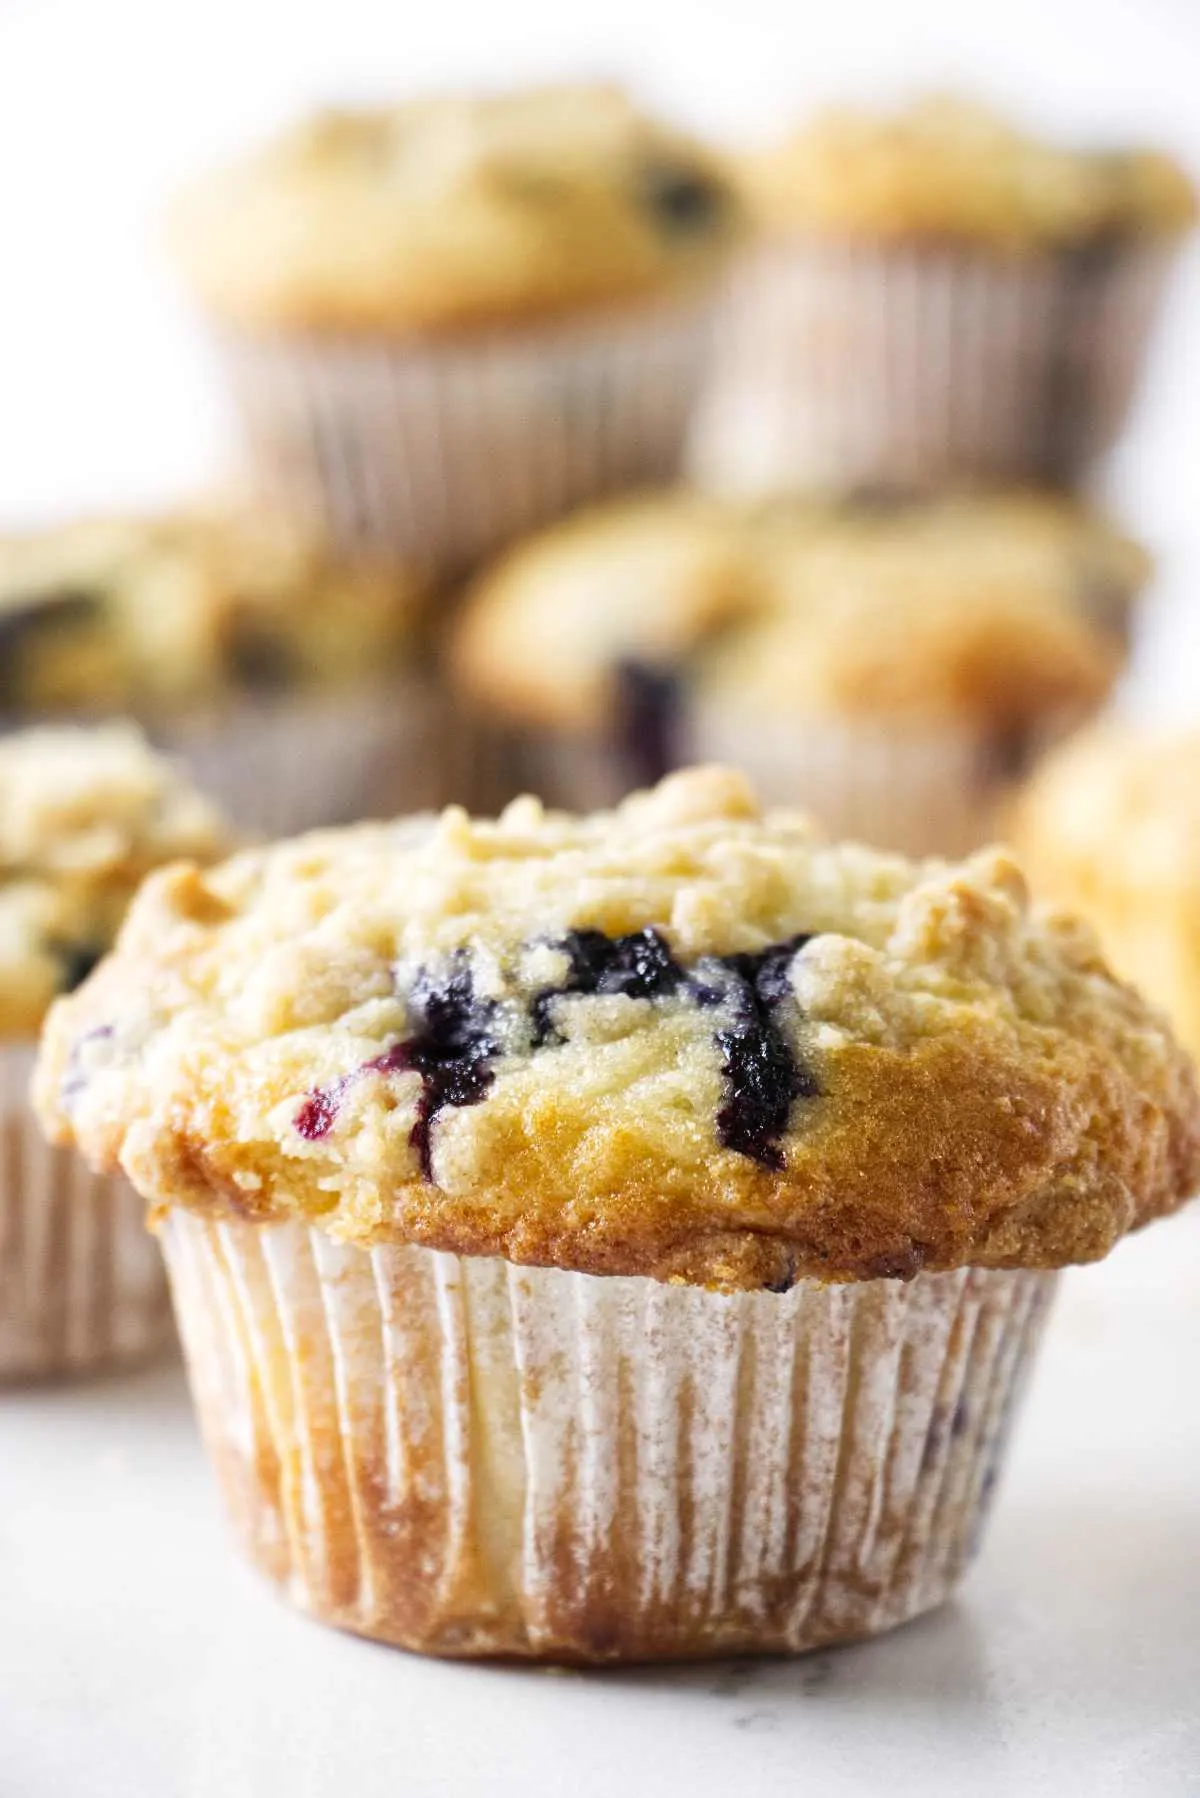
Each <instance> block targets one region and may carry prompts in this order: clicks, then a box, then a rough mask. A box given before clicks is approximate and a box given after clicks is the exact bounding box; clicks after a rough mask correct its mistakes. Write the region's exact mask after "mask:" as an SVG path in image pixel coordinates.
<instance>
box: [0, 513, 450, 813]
mask: <svg viewBox="0 0 1200 1798" xmlns="http://www.w3.org/2000/svg"><path fill="white" fill-rule="evenodd" d="M417 639H418V589H417V587H416V585H415V584H414V582H413V581H412V580H411V578H409V577H406V576H405V575H404V574H403V573H401V572H399V571H396V570H392V569H385V568H381V567H366V566H356V567H353V568H351V567H347V566H343V565H339V564H338V563H335V562H333V561H331V560H330V558H329V555H328V554H327V552H325V551H324V550H323V549H321V548H320V547H319V546H317V545H316V544H315V543H314V542H313V541H311V540H310V539H304V538H301V537H297V536H295V535H293V534H291V533H286V534H285V533H284V532H282V531H281V530H280V529H278V528H276V527H273V526H272V525H270V524H269V523H267V522H264V521H262V520H257V519H253V518H251V517H250V516H249V515H248V514H238V513H232V512H222V511H218V510H215V509H214V510H210V511H201V510H196V511H192V512H179V513H166V514H161V515H148V516H145V517H140V518H139V517H128V518H108V519H105V518H96V519H83V520H76V521H72V522H69V523H67V524H64V525H62V526H59V527H57V528H53V529H49V530H43V531H39V532H33V533H26V534H24V535H20V536H9V537H6V538H0V721H2V722H3V723H4V724H7V725H9V726H10V727H11V725H13V724H14V723H16V724H21V723H25V722H28V721H30V720H35V719H45V718H51V719H53V718H59V719H61V718H64V717H66V718H97V717H103V716H105V715H108V714H111V713H113V712H127V713H130V714H131V715H133V716H134V717H136V718H137V719H139V721H140V722H142V723H143V724H144V726H145V727H146V728H147V729H149V730H150V731H151V733H152V735H153V736H154V738H155V740H156V741H157V742H159V743H161V744H162V745H163V746H164V747H165V748H166V749H168V750H169V751H170V752H171V753H172V754H176V755H178V756H179V757H181V759H182V760H184V761H185V762H186V763H187V764H188V765H189V766H190V767H191V769H192V771H193V773H194V774H195V776H196V778H197V779H198V780H199V781H200V782H201V784H203V785H204V786H206V787H208V788H209V789H211V790H212V791H213V792H214V793H215V794H216V795H217V796H218V798H219V799H220V801H221V803H222V804H223V805H224V806H225V807H226V809H227V810H228V811H229V813H230V814H231V815H232V816H234V817H236V818H237V819H238V821H239V822H240V823H242V824H244V825H245V826H247V828H254V829H259V830H263V831H267V832H272V831H275V832H278V831H287V830H298V829H302V828H304V827H305V826H306V825H309V824H323V823H333V822H338V821H341V820H346V819H350V818H355V817H360V816H364V815H370V813H371V812H372V811H378V812H381V813H386V812H391V811H395V810H397V809H402V808H403V807H404V805H405V804H412V803H415V804H424V803H428V802H429V801H430V800H431V799H432V798H434V797H436V795H435V794H434V792H433V790H432V782H431V775H432V770H433V768H434V766H435V764H436V759H437V758H436V754H435V747H434V741H433V733H434V730H435V726H436V719H435V717H434V715H433V708H432V705H431V701H430V696H429V688H428V683H427V681H426V679H425V677H424V676H423V674H422V673H421V671H420V670H419V668H418V667H417V665H416V664H417V661H418V649H417Z"/></svg>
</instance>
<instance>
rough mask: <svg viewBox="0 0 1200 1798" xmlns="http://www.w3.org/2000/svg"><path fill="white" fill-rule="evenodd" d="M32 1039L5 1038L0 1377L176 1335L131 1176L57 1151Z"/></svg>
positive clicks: (130, 1352) (43, 1373)
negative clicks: (35, 1099) (33, 1106)
mask: <svg viewBox="0 0 1200 1798" xmlns="http://www.w3.org/2000/svg"><path fill="white" fill-rule="evenodd" d="M34 1055H35V1049H34V1047H33V1045H32V1044H26V1043H13V1042H9V1043H4V1044H0V1380H24V1379H41V1378H46V1377H49V1376H50V1375H56V1374H68V1373H86V1372H88V1371H90V1370H92V1369H96V1368H99V1367H102V1366H111V1365H115V1364H117V1363H119V1362H123V1361H134V1360H139V1359H142V1358H143V1357H145V1356H148V1355H150V1354H152V1353H154V1352H155V1351H157V1350H160V1349H162V1348H164V1347H165V1346H166V1345H167V1344H168V1343H170V1341H171V1340H172V1337H173V1334H174V1331H173V1328H172V1323H171V1304H170V1298H169V1295H168V1291H167V1280H166V1273H165V1271H164V1268H163V1262H162V1256H161V1254H160V1252H159V1249H158V1245H157V1243H156V1242H155V1241H154V1238H153V1237H152V1236H151V1235H150V1234H149V1232H148V1231H147V1229H146V1221H145V1220H146V1207H145V1205H144V1204H143V1202H142V1200H141V1199H139V1198H138V1196H137V1194H136V1193H135V1192H134V1190H133V1188H132V1187H131V1186H130V1185H129V1184H128V1182H127V1181H125V1180H123V1179H120V1178H113V1177H110V1176H107V1175H102V1174H93V1173H91V1172H90V1171H89V1170H88V1169H87V1167H85V1165H84V1163H83V1162H82V1160H80V1158H79V1157H78V1156H76V1155H73V1154H70V1153H68V1152H67V1151H66V1150H64V1149H56V1148H51V1146H50V1145H49V1144H48V1143H47V1142H46V1141H45V1140H44V1138H43V1137H42V1135H41V1132H40V1130H39V1129H38V1126H37V1123H36V1121H35V1119H34V1116H33V1113H32V1112H31V1110H30V1108H29V1101H28V1089H29V1081H30V1076H31V1074H32V1071H33V1062H34Z"/></svg>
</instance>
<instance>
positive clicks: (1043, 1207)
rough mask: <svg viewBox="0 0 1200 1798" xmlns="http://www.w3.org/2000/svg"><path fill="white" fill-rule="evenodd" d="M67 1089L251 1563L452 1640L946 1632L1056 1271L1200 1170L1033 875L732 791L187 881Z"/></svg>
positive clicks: (68, 1056)
mask: <svg viewBox="0 0 1200 1798" xmlns="http://www.w3.org/2000/svg"><path fill="white" fill-rule="evenodd" d="M38 1093H39V1103H40V1106H41V1110H42V1114H43V1116H44V1117H45V1119H46V1121H47V1124H48V1127H49V1128H50V1129H51V1130H52V1131H53V1133H54V1134H55V1136H56V1138H57V1139H58V1140H60V1141H63V1142H68V1141H70V1142H74V1143H76V1144H78V1145H79V1146H80V1147H81V1148H82V1149H83V1150H84V1152H85V1153H86V1154H87V1155H88V1156H89V1157H90V1158H91V1159H92V1160H93V1161H94V1162H95V1164H96V1165H98V1166H100V1167H103V1168H109V1169H111V1168H116V1167H122V1168H124V1169H125V1170H126V1171H127V1172H128V1173H129V1175H130V1176H131V1178H132V1179H133V1180H134V1182H135V1184H136V1185H137V1186H138V1188H139V1190H140V1191H141V1192H142V1193H143V1195H144V1196H145V1197H146V1198H147V1199H148V1200H149V1201H150V1203H151V1205H152V1206H153V1207H154V1209H155V1211H156V1213H157V1217H158V1220H159V1223H160V1226H161V1229H162V1237H163V1244H164V1248H165V1250H166V1254H167V1258H168V1262H169V1265H170V1270H171V1276H172V1283H173V1288H174V1293H175V1297H176V1303H177V1306H178V1310H179V1316H180V1323H181V1326H182V1332H183V1336H184V1341H185V1347H186V1352H187V1354H188V1357H189V1361H190V1366H191V1375H192V1386H193V1391H194V1392H195V1395H196V1399H197V1403H198V1406H199V1410H200V1415H201V1419H202V1423H203V1426H204V1430H205V1434H206V1437H207V1441H208V1444H209V1447H210V1450H211V1452H212V1454H213V1457H214V1460H215V1462H216V1465H217V1468H218V1472H219V1475H220V1478H221V1480H222V1483H223V1485H224V1487H225V1491H226V1496H227V1499H228V1502H229V1505H230V1508H231V1511H232V1514H233V1517H234V1521H235V1523H236V1526H237V1528H238V1531H239V1533H240V1535H241V1537H242V1540H243V1542H244V1545H245V1546H246V1548H247V1550H248V1552H249V1553H250V1555H251V1556H252V1558H253V1559H254V1560H255V1561H256V1562H257V1563H258V1564H259V1565H260V1566H261V1567H262V1568H263V1569H264V1571H266V1572H267V1573H268V1574H269V1575H270V1577H271V1578H273V1579H274V1580H276V1581H277V1582H278V1583H279V1585H280V1586H281V1588H282V1589H283V1590H284V1591H286V1592H287V1594H288V1595H289V1597H291V1598H292V1599H293V1600H294V1601H296V1602H298V1603H300V1604H301V1605H303V1606H304V1607H305V1608H307V1609H309V1610H311V1611H312V1612H314V1613H315V1614H316V1615H317V1616H318V1617H321V1618H322V1619H324V1620H325V1621H327V1622H331V1623H336V1624H338V1625H340V1626H342V1627H345V1628H349V1629H353V1630H357V1631H360V1632H362V1633H364V1634H366V1635H370V1636H375V1637H379V1638H381V1639H383V1640H385V1641H390V1642H395V1643H400V1644H402V1645H404V1646H406V1647H409V1648H416V1649H420V1650H423V1651H425V1652H431V1653H437V1654H450V1655H479V1654H516V1655H527V1656H533V1657H537V1658H542V1659H554V1660H577V1661H614V1660H623V1659H633V1660H646V1659H654V1658H660V1657H673V1658H678V1657H683V1656H702V1655H716V1654H725V1653H732V1652H738V1653H742V1652H755V1651H762V1652H779V1651H786V1652H797V1651H800V1650H803V1649H806V1648H811V1647H814V1646H816V1645H817V1644H819V1643H822V1642H829V1641H834V1640H839V1639H843V1638H847V1637H853V1636H862V1635H869V1634H873V1633H875V1632H877V1631H879V1630H882V1629H886V1628H889V1627H891V1626H892V1625H894V1624H896V1623H899V1622H902V1621H903V1620H904V1619H906V1618H908V1617H911V1616H914V1615H916V1614H917V1613H918V1612H920V1611H922V1610H925V1609H927V1608H929V1607H930V1606H931V1605H935V1604H937V1603H939V1602H941V1600H942V1599H943V1598H945V1597H946V1596H947V1594H948V1593H949V1592H950V1590H951V1589H952V1588H953V1586H954V1584H955V1582H956V1580H957V1578H958V1576H959V1574H960V1572H961V1570H962V1568H963V1566H964V1564H965V1562H966V1561H967V1559H968V1558H969V1556H970V1554H971V1552H972V1550H973V1548H974V1546H975V1544H976V1541H977V1538H978V1534H979V1530H980V1526H981V1523H982V1520H983V1516H984V1514H985V1512H986V1510H987V1506H988V1501H989V1498H990V1495H991V1492H992V1490H993V1487H994V1485H995V1481H996V1476H997V1472H998V1469H999V1464H1000V1461H1001V1457H1002V1455H1003V1450H1004V1445H1005V1440H1006V1437H1007V1433H1008V1427H1009V1424H1010V1422H1011V1419H1012V1414H1013V1408H1014V1402H1015V1400H1016V1399H1017V1398H1018V1396H1019V1394H1020V1391H1021V1388H1022V1385H1023V1382H1024V1375H1025V1372H1026V1369H1027V1366H1028V1363H1029V1358H1030V1352H1031V1350H1032V1349H1033V1347H1034V1345H1035V1343H1036V1341H1037V1338H1038V1335H1039V1332H1040V1327H1041V1323H1042V1320H1043V1317H1044V1314H1045V1310H1046V1306H1047V1304H1048V1302H1049V1298H1050V1294H1051V1291H1052V1288H1053V1285H1054V1271H1053V1270H1055V1269H1057V1268H1059V1267H1061V1266H1063V1265H1065V1264H1068V1263H1071V1262H1075V1261H1090V1260H1094V1259H1096V1258H1097V1257H1099V1256H1102V1255H1104V1254H1105V1253H1106V1252H1107V1251H1108V1249H1109V1248H1110V1247H1111V1246H1112V1244H1113V1243H1114V1242H1115V1241H1116V1240H1117V1239H1118V1238H1119V1237H1120V1236H1122V1235H1123V1234H1124V1233H1125V1231H1127V1230H1129V1229H1131V1228H1134V1227H1136V1226H1138V1225H1140V1224H1143V1223H1145V1222H1148V1221H1149V1220H1150V1219H1152V1218H1154V1217H1155V1216H1157V1215H1159V1214H1161V1213H1165V1212H1168V1211H1171V1210H1173V1209H1174V1208H1175V1207H1176V1206H1177V1205H1178V1204H1179V1203H1180V1202H1181V1201H1182V1199H1183V1198H1184V1197H1185V1195H1186V1194H1187V1193H1189V1192H1190V1191H1192V1190H1193V1189H1194V1186H1195V1183H1196V1180H1197V1178H1198V1177H1200V1095H1197V1092H1196V1090H1195V1087H1194V1084H1193V1077H1192V1072H1191V1069H1190V1065H1189V1063H1188V1060H1187V1057H1186V1056H1185V1055H1184V1054H1183V1052H1182V1051H1181V1050H1180V1049H1179V1048H1178V1047H1177V1046H1176V1045H1175V1044H1174V1043H1173V1042H1172V1041H1171V1039H1170V1037H1169V1034H1168V1032H1167V1029H1166V1026H1165V1025H1164V1024H1163V1023H1162V1022H1161V1021H1160V1020H1159V1019H1158V1018H1157V1017H1155V1016H1154V1015H1153V1014H1151V1013H1149V1012H1147V1010H1146V1008H1145V1006H1144V1005H1143V1003H1142V1001H1141V1000H1140V999H1139V998H1138V996H1137V995H1136V994H1135V993H1134V992H1133V991H1132V990H1131V989H1128V988H1126V987H1123V986H1121V985H1119V984H1118V983H1117V982H1115V981H1114V980H1113V979H1112V978H1111V976H1110V975H1109V974H1108V972H1107V970H1106V969H1105V967H1104V964H1103V962H1102V961H1101V959H1100V956H1099V953H1098V951H1097V948H1096V946H1095V943H1094V940H1093V939H1092V938H1091V936H1090V934H1089V933H1088V932H1087V931H1086V930H1085V929H1084V928H1082V927H1080V926H1077V925H1074V924H1072V923H1070V922H1069V921H1064V920H1061V919H1059V920H1057V921H1048V920H1045V919H1042V918H1040V917H1038V916H1037V915H1036V914H1032V913H1031V912H1030V910H1029V908H1028V905H1027V902H1026V894H1025V889H1024V885H1023V882H1022V880H1021V876H1020V874H1019V872H1018V870H1017V868H1016V866H1015V864H1014V863H1013V862H1012V861H1011V860H1010V859H1009V858H1008V857H1007V856H1006V855H1004V854H1002V853H1001V852H999V851H992V852H990V853H989V854H986V855H982V856H980V857H978V858H977V859H976V860H975V861H973V862H971V863H968V864H966V865H963V866H954V865H946V864H944V863H931V864H928V865H924V866H921V865H914V864H911V863H907V862H904V861H902V860H900V859H898V858H890V857H885V856H880V855H877V854H875V853H873V852H871V851H869V850H864V849H856V848H853V847H844V846H843V847H830V846H824V845H819V844H816V843H814V842H813V840H812V839H811V837H810V836H809V833H808V831H807V828H806V826H805V825H804V824H803V822H802V821H801V820H799V819H798V818H797V817H796V816H795V815H793V814H789V813H777V814H774V815H768V816H766V817H764V816H762V814H761V813H760V812H759V811H758V809H757V807H756V806H755V803H754V801H753V797H752V795H751V794H750V793H749V791H748V789H746V787H745V786H744V785H743V784H742V783H741V782H740V781H739V780H738V779H737V777H736V776H733V775H729V774H723V773H722V772H721V771H719V770H707V771H695V772H692V773H690V774H688V775H686V776H677V777H675V778H674V779H672V780H670V781H668V782H666V783H664V784H663V785H662V786H661V787H660V788H659V789H658V790H657V791H655V792H653V793H649V794H641V795H639V796H638V797H637V798H636V799H634V800H631V801H629V802H627V804H626V805H624V806H623V807H622V808H621V809H620V810H619V811H618V812H616V813H613V814H602V815H600V816H596V817H588V818H576V817H569V816H565V815H561V814H560V815H554V814H549V815H547V814H545V813H544V812H543V811H542V809H541V808H540V806H539V805H538V804H537V802H536V801H533V800H530V799H526V800H522V801H521V802H519V803H518V804H517V805H515V806H513V807H512V808H511V810H510V811H509V812H507V813H506V814H505V816H504V817H503V818H501V819H500V820H499V821H498V822H497V823H472V822H471V821H470V820H469V819H468V818H467V816H466V815H465V813H463V812H461V811H458V810H453V811H450V812H448V813H446V814H445V815H444V817H443V818H442V819H441V821H440V823H438V822H435V821H433V820H426V821H424V823H421V822H415V823H414V822H409V823H403V822H402V823H400V824H392V825H383V826H360V827H358V828H356V829H350V830H347V831H343V832H330V833H327V834H325V835H323V836H321V837H316V838H309V839H308V840H307V842H305V843H304V844H300V845H295V844H293V845H288V844H283V845H278V846H276V847H275V848H273V849H270V850H266V851H262V852H255V853H250V854H247V855H242V856H239V857H237V858H235V859H234V860H233V861H231V862H228V863H226V864H225V865H224V866H223V867H222V868H220V869H218V870H216V871H215V872H213V873H211V874H207V875H203V874H200V873H199V872H198V871H197V870H195V869H192V868H182V869H176V870H173V871H172V872H170V873H168V874H165V875H163V876H160V877H157V878H156V879H155V880H154V881H153V882H152V883H151V884H150V885H148V886H147V888H145V889H144V891H143V893H142V896H141V898H140V899H139V901H138V903H137V905H136V907H135V909H134V912H133V914H132V916H131V918H130V920H129V922H128V924H127V925H126V927H125V930H124V931H123V933H122V937H121V941H120V945H119V948H118V950H117V953H116V955H115V956H113V957H112V958H110V959H109V960H108V961H107V962H106V963H105V964H104V965H103V967H102V968H101V969H100V970H99V971H98V972H97V973H96V974H95V975H94V976H93V977H92V979H91V980H90V981H89V982H88V983H87V985H86V986H85V987H84V988H83V989H82V990H81V991H80V992H79V993H77V994H76V995H75V996H74V997H73V998H71V999H68V1000H64V1001H62V1002H61V1003H60V1004H59V1005H58V1006H57V1007H56V1008H55V1010H54V1012H53V1014H52V1016H51V1019H50V1022H49V1025H48V1028H47V1032H46V1037H45V1045H44V1052H43V1057H42V1061H41V1065H40V1069H39V1075H38Z"/></svg>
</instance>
